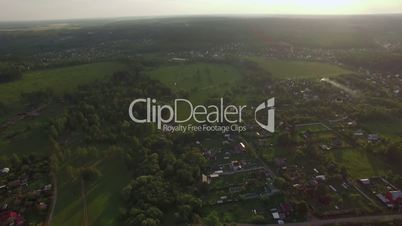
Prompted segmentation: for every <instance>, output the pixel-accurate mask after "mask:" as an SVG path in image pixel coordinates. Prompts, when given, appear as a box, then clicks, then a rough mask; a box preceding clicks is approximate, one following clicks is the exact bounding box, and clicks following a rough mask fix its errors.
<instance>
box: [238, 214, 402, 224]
mask: <svg viewBox="0 0 402 226" xmlns="http://www.w3.org/2000/svg"><path fill="white" fill-rule="evenodd" d="M392 220H402V214H392V215H375V216H361V217H345V218H337V219H327V220H319V219H317V220H313V221H310V222H304V223H287V224H285V225H288V226H322V225H327V224H338V223H372V222H376V221H392ZM237 225H238V226H257V224H237ZM274 225H278V224H266V225H265V226H274ZM260 226H261V225H260Z"/></svg>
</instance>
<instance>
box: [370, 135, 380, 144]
mask: <svg viewBox="0 0 402 226" xmlns="http://www.w3.org/2000/svg"><path fill="white" fill-rule="evenodd" d="M367 140H368V141H370V142H377V141H379V140H380V136H378V135H377V134H369V135H368V136H367Z"/></svg>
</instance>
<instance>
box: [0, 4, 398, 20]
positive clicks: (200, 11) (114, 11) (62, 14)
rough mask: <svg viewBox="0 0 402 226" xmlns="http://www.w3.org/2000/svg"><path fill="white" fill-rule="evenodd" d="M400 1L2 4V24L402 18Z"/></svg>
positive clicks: (0, 17)
mask: <svg viewBox="0 0 402 226" xmlns="http://www.w3.org/2000/svg"><path fill="white" fill-rule="evenodd" d="M400 13H402V4H401V3H400V2H399V1H398V0H389V1H386V2H384V1H379V0H371V1H363V0H349V1H348V0H340V1H337V2H330V3H328V2H322V1H317V0H307V1H306V0H305V1H300V0H282V1H275V0H249V1H244V0H231V1H230V0H187V1H184V0H168V1H164V0H115V1H113V3H111V2H110V1H106V0H97V1H96V2H95V1H93V0H71V1H68V2H67V1H60V0H38V1H35V2H29V1H25V0H0V21H3V22H8V21H41V20H70V19H97V18H99V19H103V18H126V17H175V16H213V15H222V16H281V15H282V16H285V15H287V16H291V15H299V16H303V15H304V16H308V15H312V16H324V15H371V14H400Z"/></svg>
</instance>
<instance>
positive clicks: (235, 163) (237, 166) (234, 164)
mask: <svg viewBox="0 0 402 226" xmlns="http://www.w3.org/2000/svg"><path fill="white" fill-rule="evenodd" d="M230 167H231V168H232V170H234V171H236V170H241V169H242V166H241V163H240V162H239V161H232V163H231V164H230Z"/></svg>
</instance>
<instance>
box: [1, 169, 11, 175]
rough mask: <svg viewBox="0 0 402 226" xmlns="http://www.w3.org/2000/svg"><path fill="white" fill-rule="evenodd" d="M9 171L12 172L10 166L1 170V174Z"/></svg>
mask: <svg viewBox="0 0 402 226" xmlns="http://www.w3.org/2000/svg"><path fill="white" fill-rule="evenodd" d="M8 172H10V168H3V169H1V170H0V175H3V174H7V173H8Z"/></svg>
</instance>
